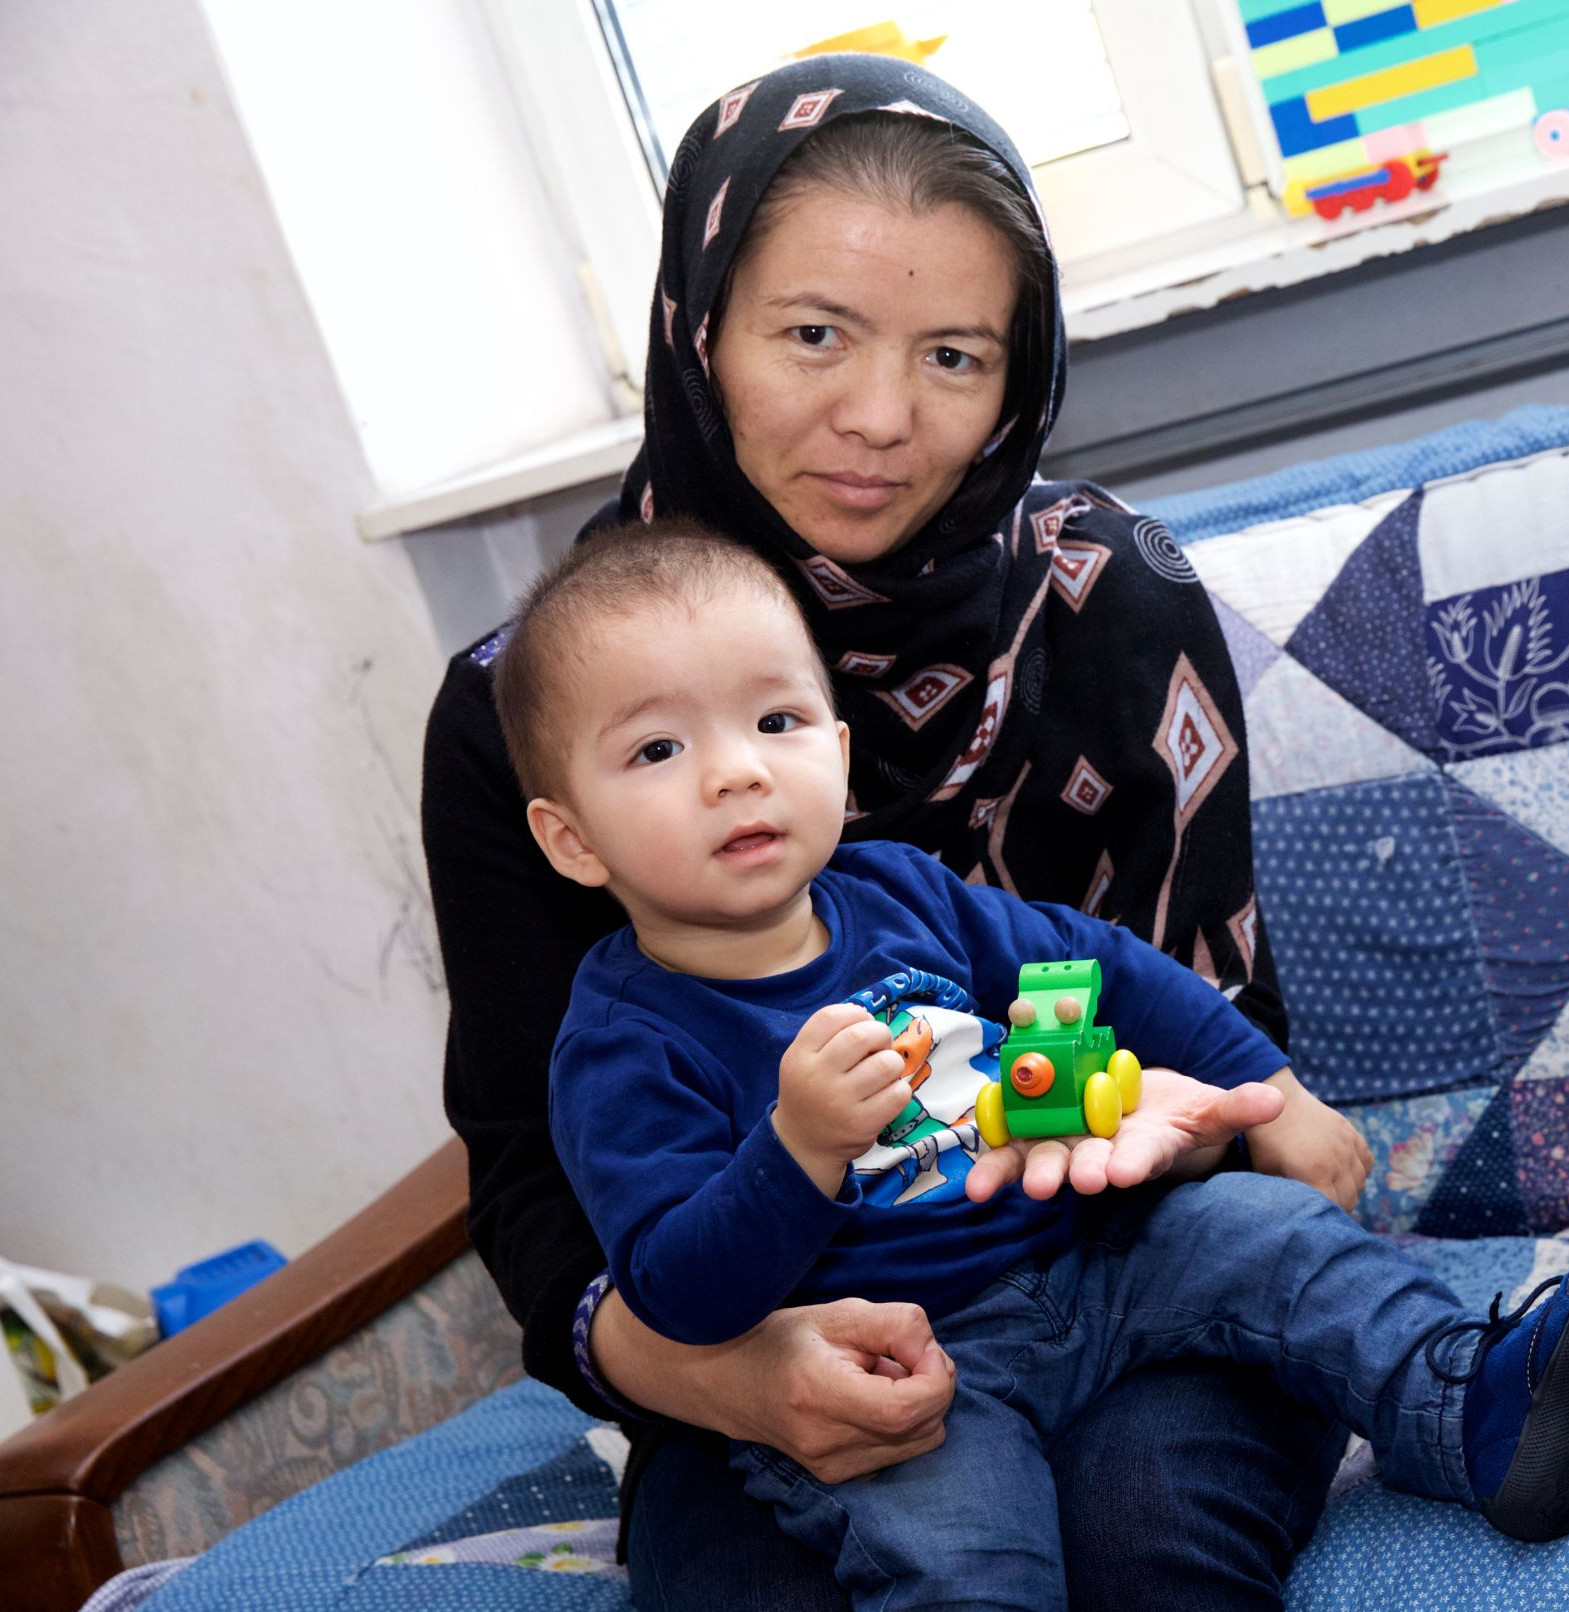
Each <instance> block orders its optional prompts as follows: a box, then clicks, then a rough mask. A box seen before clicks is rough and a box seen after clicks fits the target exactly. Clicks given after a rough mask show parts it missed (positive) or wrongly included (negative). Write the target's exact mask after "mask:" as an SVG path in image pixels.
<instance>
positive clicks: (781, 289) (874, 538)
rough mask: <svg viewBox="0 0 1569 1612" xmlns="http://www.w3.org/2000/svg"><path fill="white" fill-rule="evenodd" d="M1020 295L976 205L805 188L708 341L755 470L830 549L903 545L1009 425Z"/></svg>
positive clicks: (842, 552)
mask: <svg viewBox="0 0 1569 1612" xmlns="http://www.w3.org/2000/svg"><path fill="white" fill-rule="evenodd" d="M1017 295H1018V288H1017V271H1016V269H1015V266H1014V260H1013V257H1012V254H1011V253H1010V251H1009V248H1008V246H1007V244H1006V242H1005V241H1004V240H1003V238H1002V236H1001V235H999V234H998V233H997V231H996V230H995V229H993V228H992V227H991V226H990V225H989V224H987V223H985V222H984V221H983V220H982V219H981V218H979V217H978V216H977V215H976V214H975V213H972V212H971V211H970V210H969V209H968V208H965V207H961V206H958V205H957V204H949V205H945V206H943V207H940V208H938V209H936V210H935V211H933V212H930V213H924V214H921V215H916V214H914V213H911V212H909V211H907V210H906V209H905V208H903V207H898V206H894V207H889V206H885V205H883V204H881V203H878V202H874V201H869V200H866V199H864V198H862V197H857V196H851V195H847V194H845V193H843V192H841V191H837V190H828V189H825V188H823V187H821V186H814V187H812V188H810V189H808V190H803V191H802V192H801V193H800V194H799V195H798V196H796V197H794V198H793V199H792V200H790V201H789V202H787V203H786V204H785V206H784V208H783V209H782V210H781V211H780V213H779V215H778V216H777V218H776V219H775V220H774V223H773V227H772V228H771V229H770V230H769V231H768V233H767V234H766V235H765V236H764V238H763V240H762V242H761V243H760V244H759V245H757V246H756V247H755V248H754V249H753V250H752V251H751V253H750V255H748V256H747V257H745V258H744V259H743V261H742V262H741V263H740V264H738V266H737V268H736V273H735V278H734V280H733V282H732V284H731V288H730V300H729V303H728V305H727V307H726V309H725V314H724V321H723V324H722V325H721V327H720V331H719V337H718V340H717V342H716V343H715V346H714V350H713V355H712V363H713V374H714V380H715V383H716V385H717V387H718V390H719V393H720V397H721V400H722V401H723V404H724V410H725V418H726V419H727V420H728V421H729V425H730V432H731V436H732V437H733V438H734V441H735V451H736V458H737V460H738V461H739V463H740V466H741V470H742V472H743V473H744V474H745V476H746V478H747V480H748V481H750V482H751V483H752V485H753V486H754V487H755V488H757V490H758V491H759V492H760V493H761V494H762V495H763V496H764V497H765V498H766V499H767V500H768V502H769V503H770V504H772V505H773V506H774V508H775V509H776V510H778V512H779V513H780V515H782V516H783V517H784V519H785V520H786V521H787V522H788V523H789V524H790V526H791V527H792V528H793V529H794V530H795V531H796V532H797V533H799V535H800V536H801V537H803V538H805V539H806V541H807V542H808V543H810V544H811V545H812V547H813V548H815V549H817V550H818V552H819V553H822V554H826V555H827V556H828V557H829V558H830V559H833V560H837V561H839V562H840V563H841V564H844V565H865V564H867V563H869V562H871V561H873V560H877V559H880V558H881V557H882V556H884V555H886V554H891V553H892V552H893V551H894V550H895V549H897V548H899V547H900V546H901V545H902V544H904V543H906V542H908V541H909V539H910V538H911V537H913V536H914V535H915V534H916V533H917V532H918V531H920V529H921V528H922V527H923V526H925V525H926V523H927V522H928V521H929V520H930V519H931V518H932V516H934V515H935V514H936V513H937V511H938V510H940V509H941V508H942V507H943V505H944V504H946V503H947V502H948V500H949V499H950V498H951V497H952V496H953V494H954V493H955V492H956V491H957V489H958V487H959V484H960V482H962V481H963V480H964V475H965V472H966V471H967V470H968V469H969V468H970V466H971V465H972V464H973V463H974V462H975V459H976V457H977V456H978V455H979V453H980V451H981V449H982V447H983V446H984V445H985V444H986V442H987V440H988V439H989V438H990V437H991V435H992V434H993V432H994V431H995V430H996V429H997V426H998V423H999V422H998V414H999V412H1000V410H1001V407H1002V398H1003V388H1004V385H1005V383H1006V381H1007V378H1008V346H1007V342H1008V329H1009V325H1010V323H1011V322H1012V318H1013V308H1014V302H1015V299H1016V297H1017Z"/></svg>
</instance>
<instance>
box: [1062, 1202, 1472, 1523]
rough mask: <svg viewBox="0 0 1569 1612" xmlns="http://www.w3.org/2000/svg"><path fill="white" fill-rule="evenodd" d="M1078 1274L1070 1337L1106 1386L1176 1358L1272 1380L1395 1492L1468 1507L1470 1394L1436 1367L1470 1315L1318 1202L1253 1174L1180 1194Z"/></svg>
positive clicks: (1099, 1239)
mask: <svg viewBox="0 0 1569 1612" xmlns="http://www.w3.org/2000/svg"><path fill="white" fill-rule="evenodd" d="M1073 1263H1075V1264H1077V1265H1078V1269H1077V1270H1076V1271H1074V1272H1072V1273H1071V1275H1070V1274H1069V1273H1066V1272H1065V1273H1064V1274H1065V1278H1066V1279H1068V1280H1071V1281H1072V1282H1073V1284H1074V1286H1075V1287H1076V1298H1077V1309H1076V1312H1075V1319H1074V1328H1073V1334H1072V1335H1073V1337H1074V1338H1075V1339H1076V1340H1077V1344H1078V1347H1079V1348H1080V1349H1082V1350H1084V1351H1085V1353H1084V1356H1083V1361H1086V1362H1093V1361H1095V1360H1096V1359H1097V1357H1098V1358H1099V1362H1100V1370H1101V1371H1103V1372H1104V1373H1105V1374H1106V1377H1107V1378H1109V1377H1114V1376H1118V1375H1120V1374H1121V1373H1122V1372H1124V1371H1126V1370H1130V1369H1132V1368H1134V1367H1136V1366H1139V1365H1142V1364H1147V1363H1150V1362H1152V1361H1155V1360H1163V1359H1171V1358H1173V1357H1176V1356H1181V1355H1195V1354H1196V1355H1216V1356H1223V1357H1226V1358H1229V1359H1234V1360H1239V1361H1244V1362H1247V1363H1249V1364H1256V1365H1263V1366H1267V1367H1268V1368H1269V1369H1270V1370H1271V1371H1272V1372H1273V1373H1274V1374H1275V1376H1276V1378H1277V1379H1278V1380H1279V1382H1280V1383H1281V1386H1282V1387H1284V1388H1285V1389H1286V1391H1287V1392H1288V1393H1291V1394H1294V1395H1296V1397H1298V1398H1299V1399H1303V1400H1306V1401H1307V1402H1309V1403H1311V1404H1314V1405H1318V1406H1320V1407H1321V1408H1323V1409H1325V1410H1327V1411H1329V1412H1331V1413H1333V1414H1334V1415H1336V1416H1338V1417H1339V1418H1340V1419H1341V1420H1342V1421H1344V1422H1345V1423H1346V1424H1347V1425H1348V1426H1350V1427H1352V1428H1354V1429H1356V1431H1357V1432H1359V1433H1362V1434H1364V1435H1365V1436H1366V1437H1368V1438H1369V1439H1370V1440H1371V1441H1372V1443H1373V1446H1374V1449H1375V1451H1376V1452H1377V1455H1378V1460H1379V1465H1380V1468H1381V1470H1382V1471H1383V1473H1384V1475H1385V1477H1386V1478H1387V1479H1388V1480H1389V1481H1390V1482H1391V1483H1393V1484H1395V1485H1397V1486H1399V1487H1401V1488H1407V1489H1412V1490H1414V1491H1416V1492H1418V1493H1421V1494H1426V1495H1431V1496H1434V1497H1435V1498H1438V1499H1454V1500H1464V1501H1469V1500H1470V1499H1471V1488H1470V1483H1469V1481H1468V1479H1467V1477H1466V1473H1465V1466H1464V1460H1463V1457H1462V1454H1461V1449H1460V1406H1461V1399H1462V1394H1463V1391H1462V1390H1460V1389H1456V1388H1451V1387H1448V1386H1446V1385H1445V1384H1444V1383H1442V1382H1441V1381H1440V1380H1439V1379H1438V1378H1436V1377H1435V1376H1434V1374H1433V1372H1432V1371H1431V1369H1430V1368H1429V1366H1428V1364H1427V1360H1426V1355H1425V1345H1426V1343H1427V1340H1428V1339H1429V1338H1431V1337H1432V1336H1433V1335H1434V1334H1435V1333H1437V1332H1438V1331H1439V1330H1440V1329H1441V1328H1443V1327H1445V1326H1448V1325H1450V1324H1452V1323H1453V1322H1455V1321H1458V1320H1462V1319H1466V1318H1467V1312H1466V1311H1465V1310H1464V1309H1463V1307H1462V1306H1461V1304H1460V1301H1459V1300H1458V1299H1457V1298H1456V1297H1455V1296H1454V1294H1453V1293H1452V1292H1450V1290H1449V1289H1448V1288H1447V1287H1445V1286H1444V1284H1443V1283H1442V1282H1440V1281H1439V1280H1438V1279H1437V1278H1436V1277H1434V1276H1433V1275H1432V1274H1431V1273H1430V1272H1429V1271H1427V1270H1426V1269H1424V1268H1423V1267H1422V1266H1420V1265H1418V1264H1416V1263H1415V1261H1413V1260H1410V1259H1407V1258H1406V1257H1405V1256H1404V1255H1403V1254H1401V1253H1400V1252H1399V1251H1398V1250H1397V1249H1395V1248H1394V1247H1393V1246H1392V1245H1391V1244H1390V1243H1388V1242H1387V1241H1385V1240H1383V1239H1380V1238H1377V1237H1374V1236H1373V1235H1372V1234H1371V1233H1369V1232H1367V1231H1365V1230H1363V1229H1362V1228H1361V1227H1360V1226H1358V1225H1357V1224H1356V1222H1355V1221H1353V1220H1352V1219H1351V1218H1350V1216H1348V1215H1346V1214H1345V1213H1344V1212H1343V1211H1342V1210H1340V1209H1338V1208H1336V1207H1335V1206H1334V1205H1333V1204H1331V1203H1330V1202H1329V1201H1328V1200H1327V1199H1326V1198H1325V1197H1324V1196H1323V1195H1322V1194H1321V1193H1318V1192H1315V1191H1314V1190H1313V1189H1312V1188H1310V1187H1306V1186H1303V1185H1302V1184H1301V1183H1299V1182H1295V1181H1286V1180H1281V1179H1279V1178H1276V1177H1272V1176H1260V1175H1246V1174H1227V1175H1221V1176H1217V1177H1215V1178H1214V1179H1212V1180H1209V1181H1203V1182H1193V1183H1190V1184H1187V1185H1184V1186H1179V1187H1175V1188H1173V1189H1171V1190H1170V1191H1169V1192H1166V1193H1164V1194H1163V1195H1160V1196H1158V1197H1156V1199H1155V1201H1154V1202H1153V1205H1152V1206H1151V1207H1150V1208H1149V1209H1148V1212H1147V1213H1139V1212H1138V1211H1137V1209H1136V1207H1135V1212H1134V1213H1131V1214H1128V1215H1124V1216H1113V1217H1112V1218H1110V1219H1109V1220H1108V1221H1106V1222H1105V1223H1104V1224H1103V1225H1102V1226H1101V1227H1100V1228H1099V1229H1098V1230H1096V1231H1095V1232H1094V1233H1093V1234H1092V1235H1091V1237H1090V1239H1089V1242H1088V1244H1087V1246H1086V1248H1085V1249H1084V1254H1083V1259H1082V1262H1078V1261H1075V1262H1073ZM1056 1276H1057V1273H1056V1272H1055V1271H1053V1272H1052V1273H1051V1274H1050V1275H1049V1276H1048V1281H1047V1289H1048V1292H1051V1291H1053V1290H1054V1289H1055V1288H1056V1285H1057V1284H1056ZM1062 1301H1063V1299H1062V1297H1061V1296H1059V1302H1062ZM1050 1354H1051V1351H1050V1349H1049V1348H1048V1349H1046V1350H1043V1351H1042V1353H1041V1356H1040V1358H1039V1362H1038V1365H1039V1368H1040V1369H1042V1370H1049V1369H1050ZM1442 1363H1443V1364H1446V1365H1448V1364H1450V1362H1449V1361H1447V1360H1445V1361H1444V1362H1442ZM1081 1369H1082V1366H1081Z"/></svg>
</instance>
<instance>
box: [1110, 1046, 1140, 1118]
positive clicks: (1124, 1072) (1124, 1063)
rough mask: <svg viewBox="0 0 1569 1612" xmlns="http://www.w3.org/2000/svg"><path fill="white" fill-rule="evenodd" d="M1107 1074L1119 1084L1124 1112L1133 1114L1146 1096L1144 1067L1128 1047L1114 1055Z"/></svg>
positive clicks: (1120, 1049)
mask: <svg viewBox="0 0 1569 1612" xmlns="http://www.w3.org/2000/svg"><path fill="white" fill-rule="evenodd" d="M1106 1073H1107V1074H1108V1075H1110V1076H1111V1078H1112V1079H1113V1080H1115V1081H1116V1082H1117V1090H1118V1091H1119V1092H1121V1093H1122V1111H1123V1113H1124V1114H1131V1113H1132V1112H1133V1110H1134V1109H1135V1108H1137V1107H1138V1106H1139V1098H1141V1097H1142V1096H1143V1095H1144V1066H1143V1065H1142V1064H1141V1063H1140V1062H1139V1060H1138V1059H1137V1058H1135V1057H1134V1056H1133V1054H1132V1053H1131V1052H1129V1051H1128V1049H1127V1048H1126V1047H1121V1048H1119V1049H1118V1050H1117V1051H1116V1052H1114V1053H1112V1055H1111V1057H1110V1058H1109V1059H1108V1060H1107V1062H1106Z"/></svg>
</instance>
